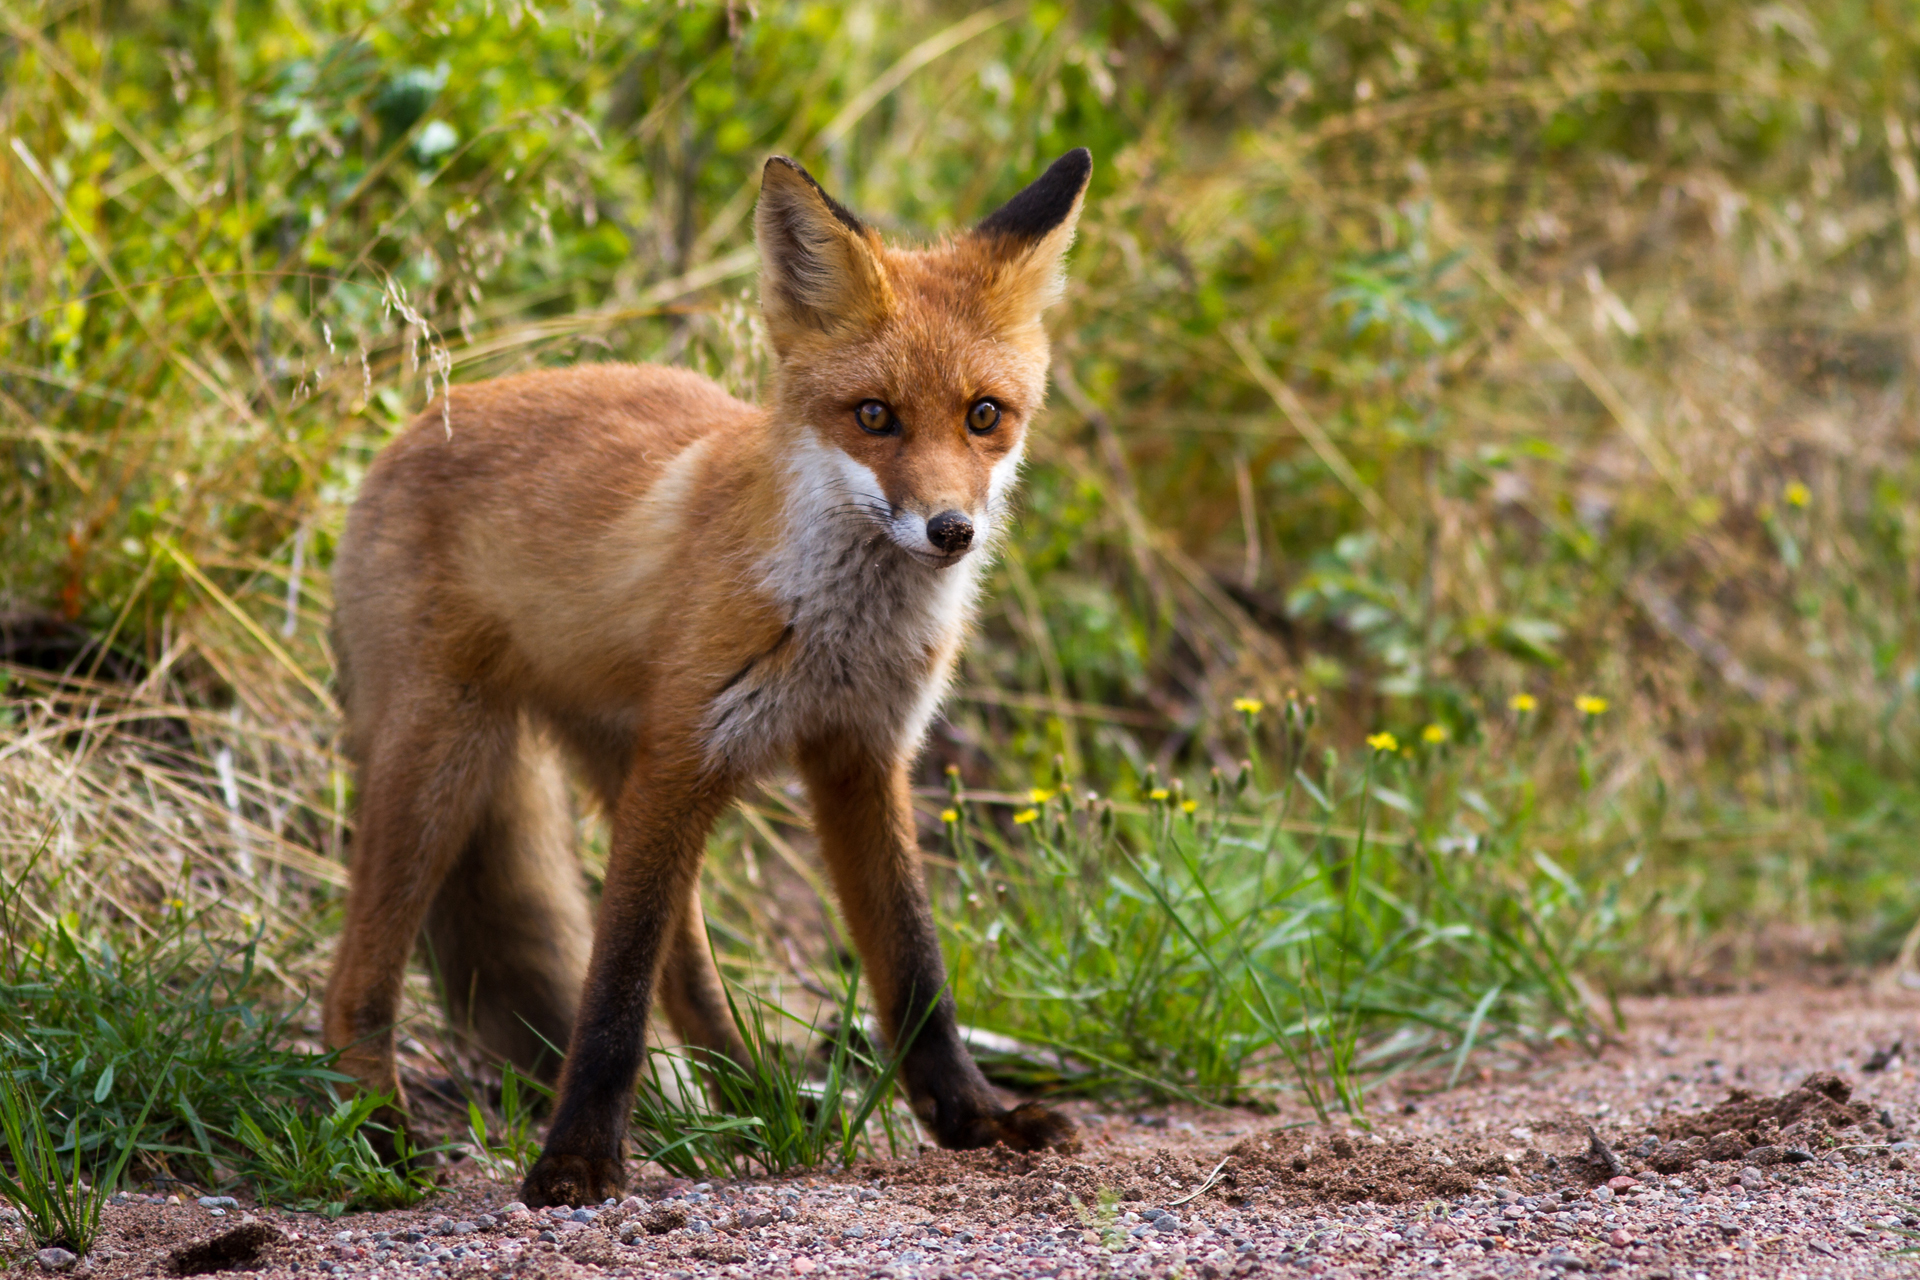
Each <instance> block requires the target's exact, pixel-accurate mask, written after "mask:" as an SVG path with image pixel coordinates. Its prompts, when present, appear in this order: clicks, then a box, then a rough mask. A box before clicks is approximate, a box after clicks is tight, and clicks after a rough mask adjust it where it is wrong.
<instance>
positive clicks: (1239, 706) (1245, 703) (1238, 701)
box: [1233, 698, 1267, 716]
mask: <svg viewBox="0 0 1920 1280" xmlns="http://www.w3.org/2000/svg"><path fill="white" fill-rule="evenodd" d="M1266 705H1267V704H1266V703H1264V702H1262V701H1260V699H1258V698H1235V699H1234V700H1233V709H1234V710H1235V711H1239V712H1243V713H1244V714H1246V715H1250V716H1257V715H1259V714H1260V712H1261V711H1262V710H1264V709H1265V708H1266Z"/></svg>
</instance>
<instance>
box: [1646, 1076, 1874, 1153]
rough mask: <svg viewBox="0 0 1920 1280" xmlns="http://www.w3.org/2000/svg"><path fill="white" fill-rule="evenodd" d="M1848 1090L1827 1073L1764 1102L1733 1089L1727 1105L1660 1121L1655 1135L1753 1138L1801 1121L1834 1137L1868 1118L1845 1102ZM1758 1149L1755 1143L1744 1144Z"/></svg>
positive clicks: (1864, 1109) (1866, 1111)
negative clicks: (1737, 1135) (1735, 1134)
mask: <svg viewBox="0 0 1920 1280" xmlns="http://www.w3.org/2000/svg"><path fill="white" fill-rule="evenodd" d="M1852 1097H1853V1086H1852V1085H1851V1084H1849V1083H1848V1082H1847V1081H1846V1080H1844V1079H1842V1078H1841V1077H1839V1076H1837V1075H1834V1074H1833V1073H1832V1072H1829V1071H1816V1072H1814V1073H1813V1074H1812V1075H1810V1076H1808V1077H1807V1078H1806V1079H1805V1080H1802V1081H1801V1082H1800V1084H1799V1086H1798V1087H1797V1088H1793V1089H1789V1090H1787V1091H1786V1092H1785V1093H1782V1094H1777V1095H1775V1096H1774V1097H1771V1098H1766V1097H1762V1096H1760V1095H1759V1094H1757V1093H1755V1092H1754V1091H1753V1090H1751V1089H1735V1090H1733V1091H1732V1092H1731V1093H1729V1094H1728V1095H1727V1100H1726V1101H1725V1102H1723V1103H1721V1104H1720V1105H1719V1106H1717V1107H1713V1108H1711V1109H1710V1110H1707V1111H1702V1112H1699V1113H1697V1114H1695V1115H1690V1116H1688V1115H1681V1116H1669V1117H1667V1118H1666V1119H1665V1120H1662V1121H1661V1122H1660V1125H1659V1128H1658V1130H1657V1132H1658V1133H1659V1135H1660V1137H1661V1138H1663V1139H1664V1140H1666V1141H1668V1142H1673V1141H1675V1140H1681V1139H1686V1138H1706V1139H1709V1140H1714V1141H1717V1140H1718V1139H1719V1138H1720V1137H1721V1136H1722V1135H1724V1134H1727V1133H1729V1132H1732V1133H1740V1134H1745V1135H1748V1136H1750V1137H1753V1138H1755V1139H1758V1138H1760V1137H1761V1136H1762V1135H1764V1134H1765V1133H1767V1132H1770V1131H1778V1130H1782V1129H1786V1128H1788V1127H1790V1126H1792V1125H1794V1124H1796V1123H1799V1122H1801V1121H1806V1122H1808V1128H1809V1129H1812V1128H1818V1129H1819V1130H1822V1131H1825V1132H1829V1133H1831V1132H1838V1131H1839V1130H1841V1129H1850V1128H1853V1127H1854V1126H1856V1125H1863V1124H1867V1123H1868V1122H1870V1121H1871V1120H1872V1119H1873V1108H1872V1107H1869V1106H1867V1105H1866V1104H1865V1103H1860V1102H1851V1101H1849V1099H1851V1098H1852ZM1748 1145H1749V1146H1759V1145H1760V1143H1759V1142H1758V1141H1757V1140H1756V1141H1754V1142H1752V1143H1749V1144H1748Z"/></svg>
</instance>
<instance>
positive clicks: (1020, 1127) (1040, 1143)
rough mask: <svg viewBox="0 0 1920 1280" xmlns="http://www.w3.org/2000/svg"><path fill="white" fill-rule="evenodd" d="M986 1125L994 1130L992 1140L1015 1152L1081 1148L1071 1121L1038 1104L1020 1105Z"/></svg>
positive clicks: (1077, 1132)
mask: <svg viewBox="0 0 1920 1280" xmlns="http://www.w3.org/2000/svg"><path fill="white" fill-rule="evenodd" d="M987 1123H988V1124H989V1125H990V1126H991V1127H992V1128H993V1131H994V1140H995V1141H998V1142H1004V1143H1006V1144H1007V1145H1008V1146H1009V1147H1011V1148H1012V1149H1013V1150H1015V1151H1070V1150H1076V1149H1078V1148H1079V1146H1080V1135H1079V1131H1078V1130H1076V1129H1075V1128H1074V1127H1073V1121H1071V1120H1069V1119H1067V1118H1066V1117H1065V1116H1063V1115H1061V1114H1060V1113H1059V1112H1058V1111H1055V1110H1054V1109H1053V1108H1052V1107H1048V1106H1043V1105H1041V1104H1040V1103H1038V1102H1023V1103H1021V1104H1020V1105H1019V1106H1017V1107H1015V1108H1013V1109H1012V1110H1011V1111H1002V1112H1001V1113H1000V1114H999V1115H997V1116H993V1117H992V1118H990V1119H989V1120H988V1122H987Z"/></svg>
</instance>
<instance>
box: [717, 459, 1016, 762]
mask: <svg viewBox="0 0 1920 1280" xmlns="http://www.w3.org/2000/svg"><path fill="white" fill-rule="evenodd" d="M802 461H803V464H802V465H799V466H796V468H795V471H796V477H795V479H796V481H797V483H796V485H795V487H794V489H793V491H792V492H791V493H790V495H789V501H788V513H787V516H788V518H787V529H786V534H787V536H786V538H785V540H784V541H783V543H782V545H781V546H780V547H779V548H778V549H777V550H776V551H774V552H772V553H771V554H770V555H768V556H767V558H766V559H765V561H764V562H763V564H762V566H761V586H762V589H763V590H765V591H766V592H767V593H768V594H769V595H771V596H772V597H773V598H774V599H775V600H776V601H778V603H779V606H780V608H781V610H782V612H784V613H785V615H786V617H787V619H788V623H789V630H788V633H787V634H786V635H785V636H784V637H783V638H782V639H781V641H780V643H779V645H778V646H777V647H776V649H775V650H774V651H772V652H770V653H768V654H767V655H766V658H765V660H763V661H758V662H756V663H754V664H753V665H752V666H751V667H749V668H748V669H747V670H746V671H745V672H744V673H743V674H742V675H741V676H740V677H739V678H738V679H736V680H735V681H734V682H733V683H732V684H730V685H729V686H728V687H727V688H726V689H725V690H724V691H722V692H721V693H720V695H719V696H718V697H716V698H715V699H714V701H713V703H712V704H711V706H710V707H709V708H708V711H707V716H706V746H707V753H708V757H709V759H711V760H713V761H714V762H715V763H719V762H721V761H724V762H726V764H727V765H728V766H729V767H730V768H732V769H737V770H741V771H744V772H749V773H754V772H760V771H762V770H764V769H766V768H767V767H769V766H771V765H772V764H774V763H776V762H777V761H778V760H780V759H781V758H783V757H784V756H785V755H786V754H787V753H788V752H789V751H790V750H791V749H792V748H793V747H794V745H795V744H796V743H798V742H801V741H804V740H805V739H807V738H808V737H810V736H813V735H815V734H819V733H823V732H848V733H853V734H855V735H857V736H859V737H860V738H862V739H864V740H865V741H867V742H868V743H870V744H871V745H872V746H873V747H874V749H875V750H877V751H879V752H882V753H885V754H889V755H890V754H893V753H895V752H899V751H902V750H908V749H911V748H913V747H914V746H917V745H918V743H919V741H920V738H921V735H923V734H924V733H925V732H926V729H927V725H928V723H929V722H930V721H931V720H932V718H933V713H934V711H935V709H936V708H937V707H938V705H939V701H940V697H941V695H942V694H943V693H944V692H945V689H946V683H947V679H948V677H949V676H950V674H951V669H952V657H953V655H954V653H955V652H956V651H957V649H958V641H959V639H960V636H961V633H962V632H963V631H964V630H965V628H966V625H967V621H968V618H969V615H970V614H971V612H972V608H973V601H974V596H975V594H976V591H977V589H978V584H979V578H980V573H981V570H982V568H983V567H984V565H985V562H986V553H985V551H984V550H982V551H980V552H977V553H975V554H973V555H969V556H967V557H966V558H965V559H963V560H961V561H960V562H959V563H957V564H954V565H951V566H949V567H947V568H932V567H929V566H928V565H925V564H922V563H920V562H919V561H917V560H915V559H914V558H913V557H912V556H911V555H909V554H907V553H906V552H905V551H903V550H901V549H900V548H899V547H898V546H896V545H895V544H894V543H893V541H892V539H890V538H889V537H888V536H887V534H886V532H885V531H884V530H883V529H882V528H880V527H879V526H878V524H877V523H876V521H875V520H874V519H872V518H871V515H870V514H869V513H867V512H864V511H863V510H861V509H860V508H859V506H858V505H857V504H859V503H860V502H861V501H862V500H863V499H867V498H869V497H870V495H867V494H865V493H863V492H861V490H862V489H864V486H862V485H860V484H859V483H858V479H857V477H850V476H848V475H847V474H846V473H845V472H844V470H843V469H841V468H839V467H831V469H829V468H828V467H822V466H819V465H814V466H807V465H804V463H806V462H817V461H819V460H816V459H803V460H802ZM830 465H831V464H829V466H830Z"/></svg>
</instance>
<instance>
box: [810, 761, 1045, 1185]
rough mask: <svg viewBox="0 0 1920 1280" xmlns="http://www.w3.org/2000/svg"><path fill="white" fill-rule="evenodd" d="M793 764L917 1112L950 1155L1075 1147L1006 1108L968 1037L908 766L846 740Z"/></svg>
mask: <svg viewBox="0 0 1920 1280" xmlns="http://www.w3.org/2000/svg"><path fill="white" fill-rule="evenodd" d="M796 756H797V759H798V761H799V765H800V770H801V772H802V774H803V775H804V776H805V778H806V782H807V789H808V791H809V793H810V794H811V795H812V798H813V822H814V830H815V832H816V833H817V834H818V836H819V839H820V853H821V856H822V858H823V859H824V860H825V861H826V864H827V870H828V872H829V874H830V875H831V876H832V877H833V882H834V888H835V890H836V891H837V892H838V894H839V897H840V906H841V910H842V911H843V912H844V913H845V915H846V919H847V925H848V928H849V929H851V930H852V932H853V938H854V943H855V945H856V946H857V947H858V948H859V950H860V957H861V960H862V961H863V962H864V963H865V965H866V970H867V981H868V982H869V984H870V985H871V986H872V988H873V996H874V1002H875V1004H876V1005H877V1006H878V1010H879V1014H880V1022H881V1026H882V1028H883V1029H884V1030H885V1032H886V1036H887V1040H888V1042H889V1043H890V1044H893V1045H896V1046H897V1045H900V1044H902V1043H906V1044H907V1049H906V1052H905V1055H904V1056H903V1058H902V1061H901V1065H900V1078H901V1081H902V1083H904V1085H905V1086H906V1090H907V1096H908V1099H909V1100H910V1101H911V1103H912V1105H913V1109H914V1113H915V1114H916V1115H918V1116H919V1117H920V1118H921V1120H922V1121H923V1122H924V1123H925V1124H926V1125H927V1127H928V1128H929V1129H930V1130H931V1131H932V1132H933V1136H934V1139H935V1140H936V1141H937V1142H939V1144H940V1145H941V1146H943V1147H954V1148H962V1149H966V1148H974V1147H990V1146H992V1145H993V1144H994V1143H996V1142H1004V1143H1006V1144H1007V1146H1009V1147H1011V1148H1013V1149H1014V1150H1015V1151H1034V1150H1040V1149H1043V1148H1048V1147H1064V1146H1067V1145H1069V1144H1071V1143H1072V1142H1073V1139H1074V1128H1073V1124H1072V1122H1071V1121H1069V1120H1068V1119H1067V1118H1066V1117H1065V1116H1062V1115H1061V1114H1059V1113H1058V1112H1056V1111H1054V1110H1052V1109H1051V1108H1049V1107H1046V1106H1043V1105H1041V1104H1040V1103H1038V1102H1027V1103H1022V1104H1021V1105H1019V1106H1017V1107H1013V1108H1011V1109H1009V1108H1007V1107H1004V1106H1002V1105H1001V1103H1000V1100H999V1098H998V1096H997V1095H996V1094H995V1093H994V1090H993V1086H992V1085H990V1084H988V1083H987V1078H986V1077H985V1076H984V1075H982V1074H981V1073H980V1068H979V1067H978V1066H977V1065H976V1064H975V1063H974V1061H973V1058H972V1057H971V1055H969V1054H968V1053H967V1048H966V1045H965V1043H964V1042H963V1041H962V1040H961V1038H960V1026H959V1022H958V1019H957V1018H956V1016H955V1013H954V1007H953V997H952V996H951V995H950V994H949V993H948V992H947V989H946V988H947V973H946V964H945V963H944V961H943V960H942V959H941V956H940V941H939V938H938V936H937V935H936V933H935V932H934V927H933V913H932V910H931V909H930V908H929V906H928V903H927V891H926V885H925V882H924V880H923V879H922V877H921V872H920V860H919V850H918V846H917V844H916V841H915V838H914V829H913V811H912V808H911V806H910V804H909V801H908V795H909V792H908V783H907V767H906V764H905V762H904V761H901V760H893V759H887V758H885V757H883V756H881V755H879V754H877V753H874V752H872V751H870V750H868V749H867V748H865V747H864V746H863V745H861V744H859V743H856V742H853V741H849V740H846V739H836V740H828V741H820V742H813V743H808V744H804V745H803V746H802V748H801V749H800V751H798V752H797V753H796Z"/></svg>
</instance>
